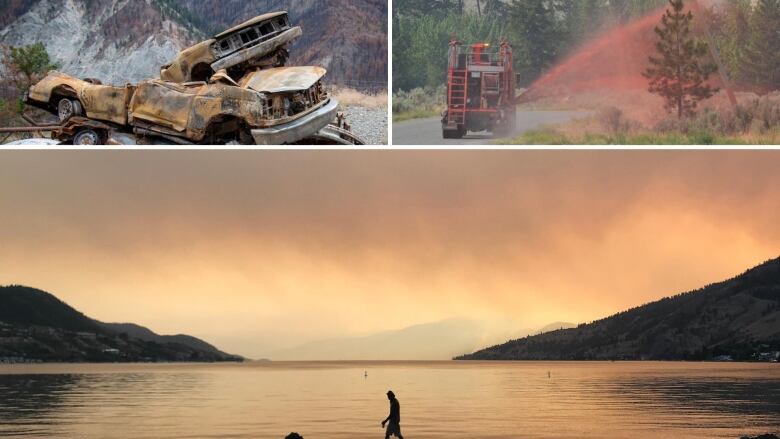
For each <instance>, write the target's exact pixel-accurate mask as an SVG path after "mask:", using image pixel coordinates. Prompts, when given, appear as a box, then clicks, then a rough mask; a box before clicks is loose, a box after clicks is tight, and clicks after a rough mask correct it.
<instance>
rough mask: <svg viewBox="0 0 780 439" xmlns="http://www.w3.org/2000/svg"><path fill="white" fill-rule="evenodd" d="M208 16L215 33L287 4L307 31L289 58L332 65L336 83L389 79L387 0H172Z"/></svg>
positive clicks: (367, 84) (332, 78)
mask: <svg viewBox="0 0 780 439" xmlns="http://www.w3.org/2000/svg"><path fill="white" fill-rule="evenodd" d="M172 1H176V2H178V3H179V4H180V5H181V6H183V7H184V8H185V9H186V10H188V11H192V12H193V14H192V15H194V16H197V17H203V18H204V19H206V18H208V20H207V21H208V23H209V26H210V29H204V31H205V32H207V33H209V34H212V33H214V32H215V31H217V30H221V29H224V28H227V27H231V26H233V25H235V24H237V23H240V22H243V21H245V20H247V19H249V18H252V17H254V16H256V15H258V14H260V13H262V12H266V11H277V10H286V11H289V13H290V18H291V19H292V21H293V23H295V24H296V25H299V26H301V28H302V29H303V37H302V38H301V39H300V40H298V41H297V42H296V43H295V44H294V45H293V47H292V50H291V52H292V53H291V59H290V61H291V62H292V63H294V64H300V65H320V66H322V67H325V68H326V69H328V75H329V80H330V82H331V83H338V84H346V85H352V86H356V87H357V88H371V87H372V86H382V87H383V88H386V84H387V0H360V1H357V2H356V1H354V0H316V1H314V0H172Z"/></svg>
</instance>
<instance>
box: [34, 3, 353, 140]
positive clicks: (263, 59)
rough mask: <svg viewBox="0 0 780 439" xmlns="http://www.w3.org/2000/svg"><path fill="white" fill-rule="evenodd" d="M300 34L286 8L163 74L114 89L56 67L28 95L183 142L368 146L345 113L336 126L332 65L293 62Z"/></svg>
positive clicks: (121, 127)
mask: <svg viewBox="0 0 780 439" xmlns="http://www.w3.org/2000/svg"><path fill="white" fill-rule="evenodd" d="M300 34H301V31H300V28H297V27H290V25H289V20H288V18H287V14H286V13H284V12H279V13H274V14H265V15H261V16H259V17H257V18H255V19H253V20H250V21H248V22H246V23H244V24H242V25H241V26H238V27H236V28H233V29H231V30H229V31H227V32H225V33H222V34H220V35H218V36H217V37H215V38H213V39H210V40H208V41H204V42H203V43H200V44H198V45H196V46H193V47H192V48H190V49H187V50H185V51H183V52H182V53H181V54H179V56H178V57H177V58H176V61H174V62H173V63H171V64H169V65H167V66H165V67H163V69H162V71H161V78H160V79H152V80H147V81H143V82H141V83H140V84H138V85H130V84H128V85H126V86H124V87H115V86H109V85H103V84H101V83H100V81H97V80H81V79H77V78H73V77H71V76H68V75H66V74H63V73H59V72H51V73H50V74H49V75H48V76H46V77H45V78H44V79H43V80H41V81H40V82H39V83H37V84H35V85H34V86H33V87H31V88H30V91H29V92H28V95H27V99H26V101H27V102H28V103H29V104H31V105H33V106H37V107H39V108H43V109H45V110H48V111H50V112H52V113H55V114H56V115H57V116H58V117H59V119H60V121H61V122H63V123H64V122H66V121H67V120H69V119H71V118H73V117H85V118H88V119H91V120H97V121H101V122H105V123H109V124H111V125H110V126H112V127H114V129H115V130H117V131H124V132H128V133H133V134H134V135H135V136H136V137H140V138H152V139H155V138H156V139H160V140H163V139H164V140H165V141H168V142H172V143H178V144H192V143H198V144H221V143H240V144H258V145H281V144H293V143H301V142H303V143H306V142H311V143H321V142H333V143H339V144H363V142H362V141H361V140H360V139H358V138H357V137H355V136H353V135H351V133H349V131H348V130H345V129H344V127H345V126H347V125H346V124H342V123H341V118H339V123H338V124H333V121H334V120H335V119H337V117H336V116H337V108H338V102H337V101H336V99H334V98H332V97H331V96H330V95H329V94H328V92H327V90H326V88H325V86H324V84H323V78H324V76H325V74H326V70H325V69H323V68H321V67H284V64H285V62H286V58H287V50H286V45H287V43H289V42H290V41H292V40H293V39H295V38H297V37H298V36H300ZM215 69H216V70H215ZM80 138H83V139H85V140H86V141H89V140H90V139H96V138H97V139H101V138H103V136H100V135H99V136H94V135H90V136H81V137H80Z"/></svg>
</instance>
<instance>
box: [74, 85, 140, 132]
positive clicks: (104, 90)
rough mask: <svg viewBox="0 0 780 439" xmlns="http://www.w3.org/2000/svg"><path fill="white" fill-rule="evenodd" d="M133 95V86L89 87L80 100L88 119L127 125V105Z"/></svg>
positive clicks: (84, 90) (83, 90) (82, 93)
mask: <svg viewBox="0 0 780 439" xmlns="http://www.w3.org/2000/svg"><path fill="white" fill-rule="evenodd" d="M132 95H133V93H132V87H131V86H125V87H111V86H107V85H87V86H84V88H83V89H82V91H81V95H80V96H79V98H80V100H81V103H82V104H83V105H84V109H85V111H86V112H87V116H88V117H90V118H92V119H99V120H107V121H110V122H114V123H117V124H119V125H127V105H128V103H129V102H130V97H131V96H132Z"/></svg>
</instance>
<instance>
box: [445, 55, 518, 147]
mask: <svg viewBox="0 0 780 439" xmlns="http://www.w3.org/2000/svg"><path fill="white" fill-rule="evenodd" d="M515 84H516V78H515V74H514V68H513V66H512V46H510V45H509V43H508V42H506V41H502V42H501V43H500V45H499V47H498V49H492V48H491V46H490V44H487V43H477V44H472V45H471V46H463V45H462V44H461V42H460V41H457V40H453V41H452V42H450V50H449V62H448V68H447V109H446V110H445V111H444V113H443V115H442V116H443V117H442V132H443V135H444V138H445V139H460V138H462V137H463V136H465V135H466V133H468V132H470V131H471V132H478V131H490V132H492V133H493V135H494V136H505V135H509V134H511V133H512V132H513V131H514V128H515V122H516V120H515V117H516V116H515Z"/></svg>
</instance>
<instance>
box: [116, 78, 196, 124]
mask: <svg viewBox="0 0 780 439" xmlns="http://www.w3.org/2000/svg"><path fill="white" fill-rule="evenodd" d="M204 87H206V85H205V83H203V84H197V85H186V84H185V85H178V84H173V83H169V82H162V81H148V82H143V83H141V84H140V85H139V86H138V89H137V90H136V92H135V96H133V100H132V102H131V104H130V108H131V111H132V117H133V120H134V121H135V120H142V121H145V122H148V123H151V124H154V125H159V126H162V127H165V128H169V129H172V130H174V131H176V132H179V133H184V132H185V131H186V130H187V126H188V122H189V118H190V114H191V111H192V108H193V105H194V103H195V99H196V97H197V94H198V92H199V91H200V90H201V89H203V88H204Z"/></svg>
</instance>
